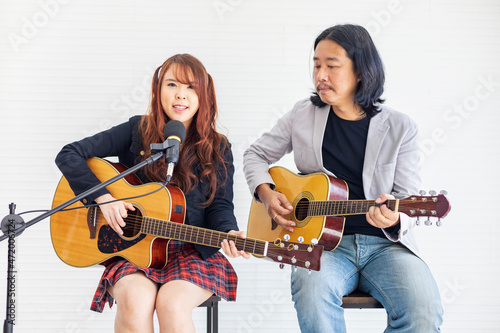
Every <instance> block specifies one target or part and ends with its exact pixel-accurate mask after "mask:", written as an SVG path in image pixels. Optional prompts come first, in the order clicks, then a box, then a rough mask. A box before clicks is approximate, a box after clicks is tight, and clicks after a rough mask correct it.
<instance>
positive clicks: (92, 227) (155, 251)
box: [50, 159, 185, 268]
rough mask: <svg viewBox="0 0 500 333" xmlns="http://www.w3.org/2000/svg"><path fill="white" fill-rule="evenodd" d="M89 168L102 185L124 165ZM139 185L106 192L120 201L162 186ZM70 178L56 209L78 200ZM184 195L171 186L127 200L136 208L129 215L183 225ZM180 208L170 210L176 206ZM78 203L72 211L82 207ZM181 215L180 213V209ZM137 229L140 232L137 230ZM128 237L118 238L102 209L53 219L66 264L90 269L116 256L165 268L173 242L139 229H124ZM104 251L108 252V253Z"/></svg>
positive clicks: (120, 184) (93, 163) (94, 163)
mask: <svg viewBox="0 0 500 333" xmlns="http://www.w3.org/2000/svg"><path fill="white" fill-rule="evenodd" d="M87 163H88V165H89V167H90V168H91V169H92V171H93V172H94V173H95V174H96V176H97V177H98V178H99V180H101V181H105V180H108V179H110V178H112V177H114V176H116V175H117V174H118V173H119V170H117V168H120V167H121V166H120V165H116V164H111V163H109V162H107V161H105V160H101V159H89V160H88V161H87ZM130 182H133V183H135V184H137V181H135V180H134V179H133V178H127V180H125V179H120V180H118V181H116V182H115V183H113V184H111V185H109V186H107V189H108V190H109V191H110V193H111V195H113V196H114V197H115V198H122V197H135V196H138V195H141V194H146V193H149V192H152V191H154V190H156V189H158V188H160V187H162V185H161V184H159V183H148V184H140V185H133V184H131V183H130ZM73 196H74V193H73V191H72V190H71V188H70V186H69V184H68V181H67V180H66V178H64V177H63V178H62V179H61V181H60V182H59V185H58V190H57V191H56V194H55V196H54V200H53V203H52V207H56V206H58V205H59V204H61V203H63V202H64V201H66V200H68V199H69V198H71V197H73ZM184 200H185V199H184V194H183V193H182V191H180V190H179V189H178V188H177V187H173V186H168V187H167V188H165V187H164V188H162V189H161V190H159V191H158V192H156V193H153V194H151V195H148V196H145V197H142V198H139V199H130V200H126V201H127V202H130V203H132V204H133V205H134V207H135V209H136V211H135V212H134V211H129V212H128V214H129V217H132V216H134V215H135V216H141V215H144V216H145V215H146V207H147V216H149V217H153V218H157V219H163V220H169V221H175V222H178V223H184V214H185V212H184V205H183V203H184ZM172 201H174V202H176V203H181V205H182V209H181V210H180V209H179V207H180V206H181V205H179V204H177V205H171V202H172ZM82 206H83V204H82V203H80V202H78V203H75V204H73V205H71V206H69V207H68V209H69V208H74V207H82ZM176 207H177V208H178V211H179V210H180V212H175V208H176ZM134 229H135V230H134ZM123 230H124V235H123V237H119V236H118V235H117V234H116V233H115V232H114V230H113V229H111V228H110V227H109V226H108V223H107V222H106V221H105V219H104V218H103V217H102V214H100V213H99V209H98V208H90V209H85V208H83V209H76V210H69V211H63V212H59V213H56V214H54V215H53V216H52V217H51V219H50V233H51V235H52V244H53V246H54V250H55V251H56V253H57V255H58V256H59V258H60V259H61V260H62V261H64V262H65V263H67V264H69V265H71V266H76V267H86V266H91V265H95V264H98V263H102V262H104V261H106V260H108V259H110V258H113V257H115V256H120V257H122V258H125V259H127V260H129V261H130V262H132V263H134V264H136V265H137V266H141V267H154V268H162V267H164V266H165V265H166V263H167V244H168V242H169V239H164V238H159V237H156V236H153V235H144V234H141V233H140V232H139V231H140V230H139V229H137V228H133V227H130V226H127V227H125V228H124V229H123ZM103 249H105V250H103Z"/></svg>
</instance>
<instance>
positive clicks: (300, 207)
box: [295, 198, 309, 221]
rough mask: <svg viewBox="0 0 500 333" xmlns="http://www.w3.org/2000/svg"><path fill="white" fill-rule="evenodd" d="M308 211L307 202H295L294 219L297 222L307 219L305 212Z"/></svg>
mask: <svg viewBox="0 0 500 333" xmlns="http://www.w3.org/2000/svg"><path fill="white" fill-rule="evenodd" d="M308 210H309V200H308V199H306V198H302V199H300V200H299V202H297V205H296V206H295V219H296V220H297V221H302V220H304V219H305V218H307V211H308Z"/></svg>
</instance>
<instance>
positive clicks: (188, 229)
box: [99, 213, 313, 260]
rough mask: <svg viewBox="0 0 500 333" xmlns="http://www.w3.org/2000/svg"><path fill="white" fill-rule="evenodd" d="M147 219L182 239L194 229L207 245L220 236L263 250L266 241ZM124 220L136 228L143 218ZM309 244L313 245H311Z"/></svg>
mask: <svg viewBox="0 0 500 333" xmlns="http://www.w3.org/2000/svg"><path fill="white" fill-rule="evenodd" d="M99 215H100V217H101V218H104V217H103V216H102V214H101V213H100V214H99ZM147 219H148V220H150V221H149V222H152V224H153V225H152V226H150V228H153V229H157V231H167V232H168V230H165V229H170V232H168V233H169V234H171V235H173V236H179V238H181V237H182V239H183V240H187V239H192V238H193V231H194V233H196V234H197V235H196V238H197V239H201V240H202V242H204V244H202V245H207V244H208V243H209V244H213V246H215V247H220V246H219V244H220V241H221V237H222V239H228V240H233V241H234V242H235V245H237V246H240V247H244V248H245V247H251V248H254V249H255V250H260V251H261V252H263V251H264V250H265V243H266V241H262V240H257V239H253V238H241V237H239V236H236V235H231V234H229V233H223V232H220V231H216V230H211V229H203V228H198V227H194V226H190V225H186V224H181V223H178V222H173V221H164V220H159V219H153V218H149V217H148V218H147ZM124 220H125V221H126V223H127V226H125V227H124V228H125V229H133V228H137V227H142V226H143V221H144V218H143V217H141V216H137V215H132V216H129V217H126V218H125V219H124ZM174 229H175V230H174ZM182 229H185V230H182ZM200 233H202V234H203V235H202V236H201V237H200ZM207 234H208V235H207ZM158 236H162V235H158ZM165 237H166V238H178V237H168V236H165ZM215 238H217V240H215ZM248 242H252V243H254V244H250V245H249V246H248V245H247V244H246V243H248ZM267 243H268V248H274V249H279V250H284V249H283V248H282V247H280V246H279V245H276V244H274V243H273V242H267ZM311 246H313V245H311ZM293 250H294V251H297V252H304V251H307V249H301V248H299V249H293ZM247 252H250V251H247ZM297 260H298V259H297Z"/></svg>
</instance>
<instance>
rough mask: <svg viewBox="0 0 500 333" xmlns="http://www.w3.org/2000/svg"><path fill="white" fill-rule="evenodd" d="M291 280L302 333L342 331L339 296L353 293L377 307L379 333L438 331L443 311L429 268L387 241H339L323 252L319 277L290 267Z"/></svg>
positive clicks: (360, 238) (361, 238) (358, 237)
mask: <svg viewBox="0 0 500 333" xmlns="http://www.w3.org/2000/svg"><path fill="white" fill-rule="evenodd" d="M291 280H292V284H291V289H292V299H293V301H294V302H295V309H296V311H297V317H298V320H299V325H300V329H301V332H302V333H327V332H328V333H329V332H345V331H346V327H345V321H344V309H343V308H342V307H341V304H342V297H343V296H344V295H347V294H349V293H350V292H352V291H354V290H355V289H359V290H361V291H363V292H366V293H369V294H370V295H372V296H373V297H374V298H376V299H377V300H378V301H380V303H382V304H383V306H384V308H385V309H386V310H387V314H388V316H389V323H388V326H387V328H386V330H385V332H399V333H403V332H404V333H410V332H411V333H430V332H440V329H439V326H440V325H441V323H442V321H443V320H442V315H443V308H442V305H441V298H440V296H439V290H438V288H437V285H436V282H435V280H434V278H433V276H432V274H431V272H430V270H429V267H428V266H427V265H426V264H425V263H424V262H423V261H422V260H421V259H420V258H419V257H417V256H416V255H414V254H413V253H412V252H411V251H409V250H408V249H407V248H406V247H404V246H403V245H401V244H399V243H394V242H391V241H390V240H388V239H385V238H381V237H376V236H366V235H348V236H343V237H342V240H341V242H340V244H339V246H338V247H337V248H336V249H335V250H334V251H332V252H323V255H322V258H321V270H320V271H319V272H316V271H309V270H307V269H304V268H295V267H294V268H293V269H292V278H291Z"/></svg>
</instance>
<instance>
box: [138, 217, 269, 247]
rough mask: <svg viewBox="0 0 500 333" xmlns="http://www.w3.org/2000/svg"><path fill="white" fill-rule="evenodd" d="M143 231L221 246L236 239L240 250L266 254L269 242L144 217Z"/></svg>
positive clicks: (185, 240)
mask: <svg viewBox="0 0 500 333" xmlns="http://www.w3.org/2000/svg"><path fill="white" fill-rule="evenodd" d="M142 220H143V221H142V227H141V232H142V233H145V234H150V235H153V236H158V237H163V238H171V239H176V240H180V241H184V242H188V243H196V244H200V245H206V246H211V247H216V248H220V247H221V246H220V244H221V242H222V241H223V240H224V239H227V240H228V241H229V240H232V241H234V243H235V245H236V248H237V249H238V250H243V251H245V252H248V253H252V254H256V255H261V256H266V255H267V251H268V245H269V243H268V242H267V241H261V240H257V239H252V238H241V237H238V236H236V235H231V234H229V233H226V232H220V231H215V230H210V229H205V228H200V227H195V226H191V225H186V224H181V223H175V222H170V221H165V220H159V219H154V218H151V217H143V219H142Z"/></svg>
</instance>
